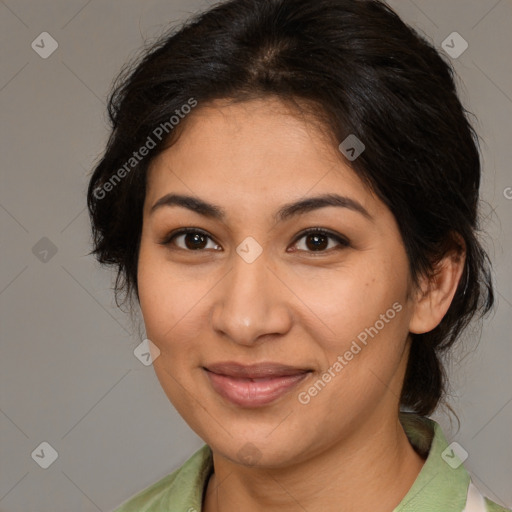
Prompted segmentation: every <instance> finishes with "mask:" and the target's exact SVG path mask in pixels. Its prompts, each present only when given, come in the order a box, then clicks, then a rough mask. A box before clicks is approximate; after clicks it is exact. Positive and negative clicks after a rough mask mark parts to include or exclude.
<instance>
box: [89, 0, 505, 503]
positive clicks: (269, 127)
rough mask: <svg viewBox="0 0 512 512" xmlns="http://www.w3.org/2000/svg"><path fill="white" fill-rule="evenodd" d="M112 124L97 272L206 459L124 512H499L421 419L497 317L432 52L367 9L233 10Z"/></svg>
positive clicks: (169, 46) (323, 0) (181, 35)
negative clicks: (475, 330)
mask: <svg viewBox="0 0 512 512" xmlns="http://www.w3.org/2000/svg"><path fill="white" fill-rule="evenodd" d="M110 116H111V120H112V126H113V130H112V134H111V137H110V140H109V143H108V147H107V150H106V152H105V155H104V156H103V158H102V160H101V161H100V163H99V165H98V166H97V168H96V169H95V171H94V174H93V176H92V178H91V182H90V185H89V193H88V202H89V209H90V214H91V218H92V225H93V233H94V240H95V248H94V252H95V254H96V255H97V257H98V259H99V260H100V261H101V262H102V263H108V264H113V265H115V266H116V267H117V270H118V281H117V291H118V292H120V291H124V292H126V294H127V297H130V295H131V296H133V297H135V298H136V300H137V301H138V303H139V304H140V307H141V311H142V314H143V317H144V322H145V326H146V331H147V337H148V339H149V340H151V341H150V342H149V345H150V349H151V353H152V357H153V365H154V368H155V371H156V374H157V376H158V379H159V381H160V383H161V385H162V387H163V389H164V391H165V393H166V394H167V396H168V397H169V399H170V401H171V402H172V403H173V405H174V406H175V407H176V409H177V410H178V411H179V413H180V414H181V415H182V416H183V418H184V419H185V421H186V422H187V423H188V424H189V425H190V427H191V428H192V429H193V430H194V431H195V432H196V433H197V434H198V435H199V436H200V437H201V438H202V439H203V440H204V441H205V443H206V444H205V446H204V447H203V448H202V449H201V450H199V451H198V452H197V453H196V454H194V455H193V456H192V457H191V458H190V459H189V460H188V461H187V462H186V463H185V464H184V465H183V466H182V467H181V468H180V469H178V470H177V471H176V472H174V473H173V474H171V475H169V476H168V477H166V478H164V479H162V480H160V481H159V482H157V483H155V484H154V485H152V486H151V487H149V488H148V489H146V490H143V491H142V492H140V493H139V494H138V495H137V496H135V497H134V498H133V499H131V500H129V501H128V502H127V503H125V504H124V505H123V506H121V507H120V508H119V509H118V512H128V511H138V512H140V511H148V512H149V511H164V510H165V511H185V510H188V511H194V510H195V511H199V510H201V511H206V512H217V511H222V512H230V511H232V510H233V511H234V510H237V511H239V510H243V511H248V512H250V511H260V510H265V511H274V510H279V511H281V512H283V511H295V510H307V511H309V512H313V511H322V512H325V511H327V512H329V511H338V510H344V511H353V510H354V511H355V510H358V511H359V510H372V511H382V512H385V511H386V512H387V511H393V510H394V511H419V510H421V511H443V512H448V511H462V510H467V511H469V510H492V511H494V510H504V509H503V508H502V507H500V506H499V505H497V504H495V503H492V502H491V501H490V500H488V499H484V498H483V497H482V496H481V495H480V493H479V492H478V491H477V489H476V488H475V487H474V486H473V485H472V484H471V483H470V478H469V475H468V473H467V472H466V470H465V469H464V467H463V465H462V464H461V462H462V461H461V460H460V459H461V458H463V454H461V452H460V451H457V448H456V447H455V448H454V447H453V446H448V443H447V441H446V439H445V438H444V436H443V433H442V432H441V430H440V428H439V426H438V425H437V424H436V423H435V422H433V421H432V420H430V419H428V418H427V415H429V414H431V413H432V412H433V411H434V410H435V408H436V406H437V405H438V404H439V402H440V400H441V399H442V396H443V390H444V386H445V379H444V374H443V369H442V366H441V363H440V356H441V354H443V353H444V352H446V351H447V350H448V349H449V348H450V347H452V346H453V344H454V343H455V342H456V340H457V339H458V338H459V336H460V334H461V332H462V330H463V329H464V327H465V326H466V325H467V324H468V322H469V321H470V320H471V319H472V318H473V317H474V316H475V315H476V314H478V313H485V312H487V311H488V310H489V309H490V308H491V306H492V303H493V292H492V285H491V281H490V277H489V268H488V262H487V256H486V254H485V252H484V251H483V249H482V247H481V246H480V244H479V242H478V240H477V237H476V230H477V209H478V189H479V182H480V161H479V153H478V148H477V144H476V136H475V135H474V132H473V130H472V128H471V126H470V125H469V123H468V121H467V119H466V117H465V111H464V109H463V107H462V106H461V104H460V101H459V99H458V98H457V95H456V90H455V86H454V82H453V79H452V71H451V68H450V67H449V65H448V64H446V62H445V61H444V60H443V59H442V58H441V57H440V56H439V55H438V53H437V52H436V50H435V49H434V48H432V47H431V46H430V45H429V44H428V43H427V42H425V41H424V40H423V39H422V38H421V37H420V36H419V35H418V34H416V33H415V32H414V31H413V30H412V29H410V28H409V27H407V26H406V25H404V23H403V22H402V21H401V20H400V19H399V18H398V17H397V15H396V14H394V13H393V12H392V11H391V10H390V9H389V8H388V7H387V6H386V5H385V4H383V3H381V2H380V1H377V0H358V1H354V0H263V1H262V0H232V1H229V2H224V3H221V4H220V5H218V6H217V7H215V8H212V9H210V10H209V11H207V12H205V13H203V14H202V15H200V16H198V17H196V18H195V19H193V20H192V21H191V22H189V23H188V24H187V25H186V26H184V27H183V28H182V29H181V30H179V31H177V32H176V33H172V34H171V35H169V36H167V37H165V38H163V39H162V40H161V41H160V42H159V43H158V44H157V45H155V46H154V47H153V48H152V49H151V50H150V51H148V52H147V53H146V55H145V56H144V58H143V59H142V60H141V61H140V62H139V63H138V64H137V66H136V67H135V68H134V69H133V70H128V72H127V73H125V74H124V75H122V76H121V77H120V80H119V82H118V84H117V86H116V88H115V90H114V93H113V94H112V97H111V101H110ZM405 411H408V412H405Z"/></svg>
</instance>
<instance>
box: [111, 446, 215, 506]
mask: <svg viewBox="0 0 512 512" xmlns="http://www.w3.org/2000/svg"><path fill="white" fill-rule="evenodd" d="M212 469H213V463H212V453H211V449H210V447H209V446H208V445H204V446H203V447H202V448H200V449H199V450H198V451H197V452H195V453H194V454H193V455H192V457H190V458H189V459H188V460H187V461H186V462H185V463H184V464H183V465H182V466H181V467H180V468H178V469H177V470H176V471H174V472H173V473H171V474H170V475H167V476H165V477H164V478H162V479H161V480H159V481H158V482H156V483H154V484H152V485H151V486H149V487H147V488H146V489H144V490H143V491H141V492H139V493H138V494H136V495H135V496H133V497H132V498H131V499H129V500H128V501H127V502H125V503H123V505H121V506H120V507H119V508H117V509H115V510H114V512H159V511H161V510H166V511H168V512H173V511H174V510H176V511H178V510H179V511H180V512H181V511H188V510H194V508H195V509H197V510H201V501H202V496H203V490H204V487H205V485H206V483H207V482H208V478H209V477H210V474H211V471H212Z"/></svg>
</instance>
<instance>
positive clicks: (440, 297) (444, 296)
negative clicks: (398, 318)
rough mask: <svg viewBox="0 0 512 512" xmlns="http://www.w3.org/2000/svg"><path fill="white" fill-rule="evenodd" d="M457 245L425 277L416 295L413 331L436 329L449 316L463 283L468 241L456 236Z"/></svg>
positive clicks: (420, 332)
mask: <svg viewBox="0 0 512 512" xmlns="http://www.w3.org/2000/svg"><path fill="white" fill-rule="evenodd" d="M454 241H455V242H456V244H457V245H456V247H454V248H453V249H452V250H450V251H449V252H447V253H446V255H445V256H444V257H443V258H442V259H441V260H440V261H439V262H438V263H437V265H436V266H435V269H434V275H433V276H425V277H423V278H422V279H421V281H420V283H419V286H418V289H417V291H416V296H415V298H414V312H413V314H412V316H411V321H410V323H409V331H410V332H411V333H414V334H422V333H425V332H429V331H431V330H432V329H435V328H436V327H437V326H438V325H439V324H440V323H441V320H442V319H443V317H444V316H445V315H446V313H447V311H448V309H449V308H450V304H451V303H452V300H453V297H454V295H455V292H456V291H457V286H458V284H459V281H460V278H461V276H462V272H463V270H464V263H465V261H466V250H465V243H464V241H463V240H462V237H460V236H456V237H455V240H454Z"/></svg>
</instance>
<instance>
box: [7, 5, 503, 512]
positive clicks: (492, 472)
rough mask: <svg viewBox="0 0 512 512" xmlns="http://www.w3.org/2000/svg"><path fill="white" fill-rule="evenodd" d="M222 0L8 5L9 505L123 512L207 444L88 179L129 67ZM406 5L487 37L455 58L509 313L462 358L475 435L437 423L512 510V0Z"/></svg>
mask: <svg viewBox="0 0 512 512" xmlns="http://www.w3.org/2000/svg"><path fill="white" fill-rule="evenodd" d="M208 4H209V2H206V1H198V0H188V1H185V0H182V1H177V0H148V1H137V0H124V1H122V2H120V1H113V0H110V1H101V2H100V1H98V0H89V1H87V0H67V1H64V0H44V1H35V0H34V1H28V0H5V1H1V2H0V16H1V22H0V37H1V41H2V43H1V47H0V48H1V50H0V51H1V54H2V75H1V78H0V91H1V93H0V98H1V102H2V125H1V127H2V128H1V144H2V174H3V175H2V186H1V192H0V222H1V233H2V235H1V242H2V243H1V246H2V260H1V261H2V264H1V271H0V300H1V308H2V313H1V341H2V356H1V358H0V385H1V392H0V409H1V412H0V429H1V438H0V441H1V443H0V445H1V447H0V470H1V475H2V477H1V480H0V482H1V483H0V511H1V512H17V511H23V512H31V511H37V512H50V511H51V512H59V511H70V510H73V511H97V510H102V511H108V510H111V509H113V508H114V507H115V506H117V505H118V504H120V503H121V502H123V501H125V500H126V499H127V498H129V497H130V496H131V495H133V494H134V493H136V492H137V491H139V490H141V489H143V488H144V487H146V486H147V485H149V484H151V483H153V482H155V481H156V480H158V479H159V478H161V477H163V476H164V475H166V474H168V473H170V472H171V471H172V470H173V469H175V468H176V467H178V466H179V465H180V464H182V463H183V462H184V461H185V460H186V459H187V458H188V457H189V456H190V455H191V454H192V452H193V451H195V450H196V449H197V448H199V447H200V446H201V445H202V441H201V440H200V439H199V438H198V437H197V436H196V435H195V434H194V433H193V432H191V431H190V429H189V428H188V427H187V425H186V424H185V423H184V422H183V420H182V419H181V418H180V417H179V416H178V414H177V413H176V412H175V411H174V409H173V408H172V406H171V405H170V403H169V402H168V400H167V398H166V397H165V395H164V393H163V391H162V390H161V389H160V386H159V384H158V381H157V379H156V377H155V375H154V373H153V370H152V368H151V366H148V367H146V366H144V365H143V364H142V363H141V362H140V361H139V360H138V359H136V357H135V356H134V354H133V351H134V349H135V347H136V346H137V345H138V344H139V343H140V342H141V340H142V339H144V332H143V329H140V328H138V327H137V324H136V323H132V322H131V321H130V318H129V317H128V316H127V315H124V314H123V313H122V312H120V311H119V310H117V309H116V307H115V306H114V303H113V295H112V292H111V289H110V287H111V274H110V273H109V272H107V271H106V270H103V269H100V268H99V266H98V265H97V264H96V263H95V262H94V260H93V258H92V257H90V256H87V252H88V251H89V250H90V245H89V243H90V239H89V225H88V216H87V212H86V210H85V190H86V184H87V179H88V175H89V172H90V170H91V168H92V167H93V164H94V162H95V161H96V160H97V159H98V156H99V155H100V153H101V151H102V150H103V147H104V143H105V141H106V135H107V124H106V115H105V99H106V94H107V91H108V90H109V86H110V84H111V81H112V79H113V77H114V76H115V75H116V73H117V71H118V70H119V69H120V67H121V65H122V64H123V63H125V62H126V60H127V59H129V58H131V57H133V56H134V54H135V52H136V51H137V50H138V49H139V48H140V47H141V45H142V43H143V41H146V40H148V39H150V40H151V39H152V38H154V37H155V36H156V35H158V34H159V33H160V32H161V30H162V29H163V28H164V27H165V26H166V24H167V23H177V22H178V21H179V20H182V19H184V18H185V17H187V16H188V15H189V13H191V12H194V11H196V10H197V9H198V8H202V7H205V6H207V5H208ZM390 5H391V6H392V7H394V8H395V9H396V10H397V11H398V13H399V14H400V15H401V16H402V17H403V18H404V20H405V21H407V22H409V23H411V24H413V25H414V26H415V27H416V28H417V29H418V30H420V31H421V32H422V33H424V34H425V35H426V36H427V37H428V38H429V39H430V40H431V41H433V42H434V44H435V45H436V46H437V47H440V46H441V43H442V41H443V40H445V38H446V37H447V36H448V35H449V34H450V33H452V32H453V31H457V32H459V33H460V34H461V35H462V36H463V37H464V39H465V40H466V41H467V42H468V44H469V48H468V49H467V50H466V51H465V52H464V53H463V54H462V55H461V56H460V57H458V58H457V59H451V60H452V61H453V62H454V65H455V69H456V71H457V73H458V74H459V76H460V77H461V79H462V82H463V83H461V95H462V98H463V101H464V102H465V104H466V105H467V106H468V108H469V109H470V110H471V111H472V112H473V113H475V114H476V116H477V118H478V123H477V124H476V128H477V130H478V131H479V133H480V134H481V136H482V138H483V141H484V144H483V146H482V152H483V157H484V170H485V176H484V181H483V196H484V199H485V203H484V206H483V210H482V216H483V225H482V227H483V228H484V229H485V230H486V232H487V235H486V236H485V243H486V245H487V247H488V249H489V251H490V254H491V257H492V258H493V260H494V265H495V278H496V283H497V292H498V295H497V298H498V307H497V309H496V311H495V313H494V315H493V316H492V317H491V318H489V319H488V320H486V321H485V323H484V324H483V330H482V332H481V340H480V343H479V344H478V347H477V348H475V347H476V341H475V339H477V338H478V336H479V332H478V330H477V331H475V333H474V336H473V338H471V337H470V336H467V337H466V341H465V342H464V344H463V350H462V351H459V354H458V357H457V358H455V359H454V360H453V361H451V362H450V368H451V372H452V375H453V380H452V390H451V395H452V396H451V400H450V403H451V404H452V406H453V407H454V408H455V410H456V411H457V413H458V415H459V417H460V419H461V423H462V425H461V428H460V430H459V431H457V425H456V424H452V423H451V422H450V419H449V416H448V415H447V414H446V413H445V412H443V411H442V410H441V411H439V412H438V413H437V414H436V416H435V418H436V419H437V420H438V421H440V422H441V424H442V426H443V428H444V429H445V432H446V434H447V436H448V438H449V439H450V440H451V441H457V442H458V443H459V444H460V445H461V446H463V447H464V449H465V450H466V451H467V452H468V453H469V458H468V460H467V461H466V463H465V465H466V467H467V468H468V469H469V470H470V471H471V473H472V475H473V478H474V481H475V483H476V484H477V485H478V486H479V487H480V489H481V490H482V491H483V492H484V493H486V494H487V495H489V496H490V497H491V498H493V499H494V500H496V501H498V502H501V503H503V504H507V505H509V506H510V505H512V487H511V486H510V482H511V481H512V466H511V464H512V457H511V442H510V431H511V425H512V421H511V420H512V404H511V402H512V386H511V372H510V367H511V364H510V363H511V349H510V332H509V331H510V325H511V323H510V317H511V314H512V311H511V307H512V305H511V302H512V287H511V283H512V279H511V276H510V271H511V269H510V253H511V241H512V237H511V236H510V234H511V231H510V222H511V220H512V219H511V211H512V199H511V197H512V189H511V188H510V187H512V175H511V172H510V162H511V161H512V152H511V145H510V136H511V130H510V118H511V114H512V72H511V63H512V60H510V59H509V58H508V57H509V56H510V51H511V48H512V41H511V32H512V26H511V20H512V1H511V0H501V1H497V0H492V1H491V0H488V1H483V0H482V1H475V0H473V1H467V0H449V1H447V0H435V1H434V0H428V1H427V0H415V1H414V2H413V1H412V0H393V1H391V2H390ZM42 32H49V33H50V34H51V36H52V37H53V38H54V39H55V40H56V41H57V42H58V45H59V46H58V48H57V50H56V51H55V52H54V53H53V54H52V55H51V56H50V57H49V58H47V59H43V58H41V57H40V56H39V55H38V54H37V53H36V52H35V51H34V50H33V49H32V48H31V43H32V41H34V40H35V39H36V38H37V36H39V34H41V33H42ZM46 48H48V46H46ZM441 51H442V50H441ZM447 58H450V57H447ZM507 196H508V198H507ZM43 237H46V238H47V239H48V240H49V241H51V242H49V241H48V240H46V239H44V240H43V241H40V240H41V239H42V238H43ZM36 244H37V245H36ZM34 246H35V247H36V248H35V249H34ZM45 250H46V251H47V252H46V253H45V252H44V251H45ZM55 250H56V253H55V254H53V252H55ZM506 261H508V262H509V263H508V265H507V264H506ZM43 441H46V442H48V443H49V444H50V445H51V446H52V447H53V448H54V449H55V450H56V451H57V452H58V458H57V459H56V461H55V462H54V463H53V464H52V465H51V466H50V467H49V468H48V469H42V468H41V467H39V465H38V464H36V462H35V460H34V459H33V458H32V457H31V453H32V452H33V451H34V450H35V449H36V448H37V447H38V446H39V445H40V443H41V442H43ZM48 453H49V452H48V451H46V453H45V455H44V457H48V456H49V455H48Z"/></svg>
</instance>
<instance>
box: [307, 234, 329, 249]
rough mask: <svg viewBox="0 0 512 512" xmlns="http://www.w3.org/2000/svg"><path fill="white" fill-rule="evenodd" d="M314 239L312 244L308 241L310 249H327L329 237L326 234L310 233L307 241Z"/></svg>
mask: <svg viewBox="0 0 512 512" xmlns="http://www.w3.org/2000/svg"><path fill="white" fill-rule="evenodd" d="M309 240H313V243H312V244H309V243H308V242H306V245H307V246H308V249H311V250H313V251H316V250H318V249H325V248H326V247H327V245H328V241H327V237H326V236H325V235H309V236H308V237H307V241H309Z"/></svg>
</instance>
